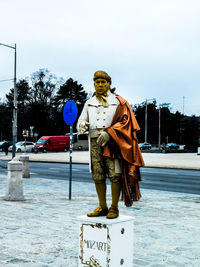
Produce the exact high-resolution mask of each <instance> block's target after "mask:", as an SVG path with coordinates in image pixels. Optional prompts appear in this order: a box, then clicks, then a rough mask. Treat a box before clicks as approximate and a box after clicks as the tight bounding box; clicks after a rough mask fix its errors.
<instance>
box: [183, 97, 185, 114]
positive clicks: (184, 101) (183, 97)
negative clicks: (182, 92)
mask: <svg viewBox="0 0 200 267" xmlns="http://www.w3.org/2000/svg"><path fill="white" fill-rule="evenodd" d="M184 109H185V96H183V115H184V113H185V110H184Z"/></svg>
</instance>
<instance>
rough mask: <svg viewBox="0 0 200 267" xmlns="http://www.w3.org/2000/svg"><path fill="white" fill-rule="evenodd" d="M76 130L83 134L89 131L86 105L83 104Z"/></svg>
mask: <svg viewBox="0 0 200 267" xmlns="http://www.w3.org/2000/svg"><path fill="white" fill-rule="evenodd" d="M76 128H77V130H78V132H80V133H85V132H86V131H88V129H89V117H88V104H87V102H86V103H85V105H84V107H83V110H82V112H81V115H80V117H79V119H78V122H77V125H76Z"/></svg>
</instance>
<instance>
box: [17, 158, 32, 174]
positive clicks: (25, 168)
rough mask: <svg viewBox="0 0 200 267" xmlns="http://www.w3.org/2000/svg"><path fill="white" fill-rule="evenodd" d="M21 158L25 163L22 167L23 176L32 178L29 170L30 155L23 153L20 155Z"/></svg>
mask: <svg viewBox="0 0 200 267" xmlns="http://www.w3.org/2000/svg"><path fill="white" fill-rule="evenodd" d="M19 160H20V161H21V162H22V164H23V169H22V178H30V170H29V156H27V155H22V156H20V158H19Z"/></svg>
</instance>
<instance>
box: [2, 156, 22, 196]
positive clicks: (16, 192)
mask: <svg viewBox="0 0 200 267" xmlns="http://www.w3.org/2000/svg"><path fill="white" fill-rule="evenodd" d="M4 200H13V201H20V200H24V196H23V184H22V162H20V161H19V160H18V159H16V158H13V159H12V160H11V161H9V162H8V183H7V194H6V196H5V197H4Z"/></svg>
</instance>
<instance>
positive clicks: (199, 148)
mask: <svg viewBox="0 0 200 267" xmlns="http://www.w3.org/2000/svg"><path fill="white" fill-rule="evenodd" d="M197 155H200V146H199V147H198V150H197Z"/></svg>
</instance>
